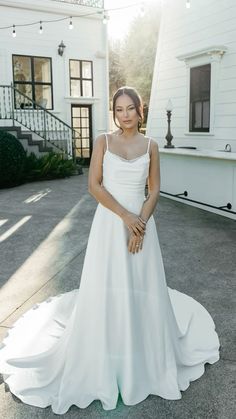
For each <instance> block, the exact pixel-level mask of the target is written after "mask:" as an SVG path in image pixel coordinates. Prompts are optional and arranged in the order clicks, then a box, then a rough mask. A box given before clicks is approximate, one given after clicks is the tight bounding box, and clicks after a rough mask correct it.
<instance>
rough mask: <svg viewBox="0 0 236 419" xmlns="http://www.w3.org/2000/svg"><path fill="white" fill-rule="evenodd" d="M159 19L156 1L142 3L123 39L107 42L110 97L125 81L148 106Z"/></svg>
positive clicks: (158, 4) (158, 3) (158, 8)
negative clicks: (140, 13)
mask: <svg viewBox="0 0 236 419" xmlns="http://www.w3.org/2000/svg"><path fill="white" fill-rule="evenodd" d="M159 23H160V2H156V1H154V0H153V1H150V2H149V3H145V9H144V13H143V15H138V16H136V17H135V18H134V20H133V21H132V23H131V25H130V29H129V31H128V33H127V35H126V37H125V39H124V40H123V42H122V43H121V42H117V43H114V44H110V97H112V95H113V93H114V91H115V90H116V89H117V88H119V87H121V86H122V85H124V84H126V85H129V86H134V87H135V88H136V89H137V90H138V91H139V93H140V95H141V96H142V99H143V102H144V104H145V106H146V107H148V104H149V99H150V93H151V85H152V75H153V69H154V62H155V56H156V48H157V39H158V31H159Z"/></svg>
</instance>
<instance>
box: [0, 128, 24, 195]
mask: <svg viewBox="0 0 236 419" xmlns="http://www.w3.org/2000/svg"><path fill="white" fill-rule="evenodd" d="M25 158H26V153H25V150H24V148H23V146H22V144H21V143H20V141H18V140H17V138H16V137H14V135H12V134H9V133H8V132H6V131H0V188H8V187H12V186H16V185H19V184H20V183H22V181H23V173H24V164H25Z"/></svg>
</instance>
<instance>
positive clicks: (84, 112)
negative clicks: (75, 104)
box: [81, 108, 89, 118]
mask: <svg viewBox="0 0 236 419" xmlns="http://www.w3.org/2000/svg"><path fill="white" fill-rule="evenodd" d="M81 116H82V117H85V118H88V117H89V110H88V108H81Z"/></svg>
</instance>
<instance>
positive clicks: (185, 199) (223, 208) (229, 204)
mask: <svg viewBox="0 0 236 419" xmlns="http://www.w3.org/2000/svg"><path fill="white" fill-rule="evenodd" d="M160 193H162V194H164V195H170V196H173V197H174V198H178V199H183V200H184V201H190V202H195V203H196V204H200V205H204V206H206V207H210V208H215V209H218V210H221V211H225V212H228V213H230V214H236V212H235V211H229V210H230V209H231V208H232V205H231V203H230V202H228V203H227V204H226V205H224V206H220V207H217V206H216V205H211V204H207V203H206V202H201V201H196V200H195V199H189V198H185V197H184V196H187V195H188V192H187V191H184V192H183V193H179V194H172V193H169V192H164V191H160ZM180 195H184V196H180ZM225 208H228V210H226V209H225Z"/></svg>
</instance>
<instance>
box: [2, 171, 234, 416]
mask: <svg viewBox="0 0 236 419" xmlns="http://www.w3.org/2000/svg"><path fill="white" fill-rule="evenodd" d="M96 205H97V203H96V201H95V200H94V199H93V198H92V197H91V195H89V194H88V192H87V169H85V171H84V175H81V176H74V177H71V178H69V179H63V180H54V181H45V182H34V183H29V184H26V185H22V186H20V187H17V188H12V189H6V190H0V287H1V288H0V339H1V338H2V337H3V336H4V335H5V334H6V331H7V330H8V328H9V327H11V325H12V324H13V323H14V321H15V320H16V319H17V318H18V317H19V316H20V315H21V314H23V312H25V311H26V310H27V309H28V308H30V307H31V306H32V305H34V304H35V303H37V302H40V301H43V300H45V299H46V298H48V297H49V296H51V295H55V294H58V293H62V292H65V291H69V290H71V289H73V288H78V286H79V280H80V274H81V270H82V264H83V259H84V255H85V249H86V243H87V238H88V234H89V229H90V225H91V221H92V217H93V214H94V211H95V208H96ZM155 219H156V224H157V229H158V234H159V239H160V245H161V248H162V254H163V259H164V264H165V270H166V277H167V283H168V285H169V286H170V287H171V288H176V289H178V290H179V291H182V292H185V293H186V294H189V295H191V296H192V297H193V298H195V299H197V300H198V301H199V302H200V303H201V304H203V305H204V306H205V307H206V309H207V310H208V311H209V312H210V313H211V315H212V317H213V319H214V321H215V323H216V329H217V332H218V334H219V338H220V342H221V358H220V360H219V361H218V362H217V363H216V364H214V365H209V364H206V371H205V374H204V375H203V376H202V377H201V378H200V379H198V380H196V381H194V382H192V383H191V385H190V387H189V388H188V389H187V390H186V391H185V392H183V393H182V396H183V397H182V399H181V400H177V401H171V400H164V399H161V398H160V397H157V396H149V397H148V398H147V399H146V400H145V401H144V402H142V403H140V404H138V405H136V406H125V405H124V404H123V403H122V401H121V400H119V403H118V406H117V409H115V410H113V411H107V412H106V411H104V410H103V409H102V406H101V403H100V402H99V401H95V402H93V403H92V404H91V405H90V406H89V407H88V408H87V409H84V410H82V409H78V408H77V407H75V406H72V407H71V408H70V410H69V411H68V413H67V414H65V415H62V416H61V417H63V418H64V417H65V418H68V419H69V418H92V419H98V418H122V419H123V418H129V419H131V418H133V419H139V418H140V419H141V418H142V419H148V418H157V419H172V418H173V419H185V418H189V419H190V418H191V419H233V418H234V417H235V415H234V413H235V410H234V409H235V394H236V385H235V377H236V364H235V361H236V353H235V352H236V344H235V314H236V313H235V307H236V295H235V294H236V293H235V282H236V223H235V221H233V220H231V219H229V218H225V217H221V216H219V215H215V214H212V213H209V212H207V211H204V210H200V209H197V208H194V207H191V206H188V205H185V204H182V203H179V202H175V201H172V200H169V199H168V198H164V197H161V198H160V201H159V203H158V207H157V211H156V212H155ZM233 289H234V292H233ZM0 417H1V418H6V419H28V418H31V417H33V418H40V419H41V418H54V417H55V415H54V414H53V413H52V411H51V408H50V407H49V408H46V409H40V408H35V407H32V406H28V405H25V404H23V403H22V402H21V401H20V400H18V399H17V398H16V397H15V396H13V395H12V394H11V393H10V392H9V391H8V389H7V387H6V386H5V384H4V383H2V381H1V385H0Z"/></svg>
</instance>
